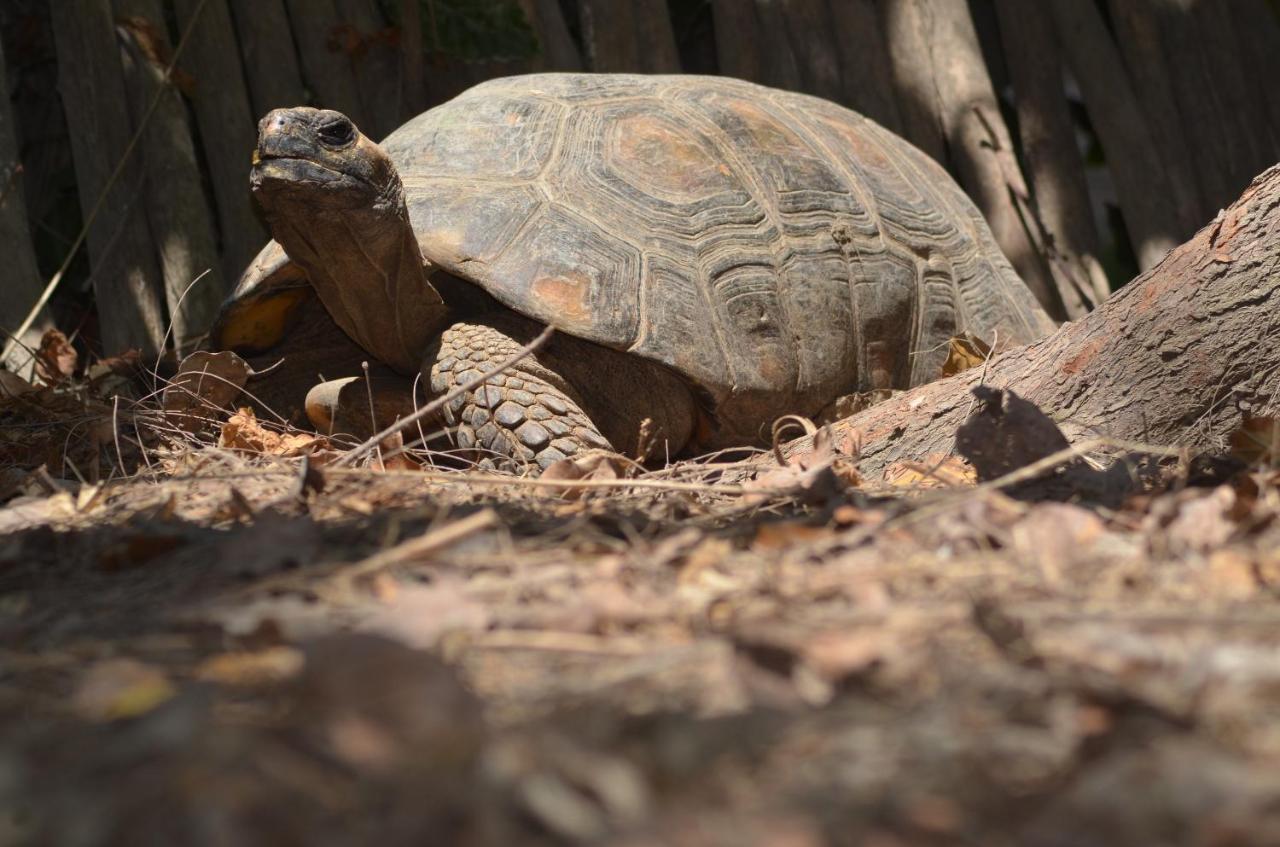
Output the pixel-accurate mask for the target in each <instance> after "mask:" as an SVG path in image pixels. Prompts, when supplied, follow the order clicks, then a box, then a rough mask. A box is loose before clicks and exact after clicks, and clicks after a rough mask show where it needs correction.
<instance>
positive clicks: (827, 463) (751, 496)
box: [744, 426, 862, 503]
mask: <svg viewBox="0 0 1280 847" xmlns="http://www.w3.org/2000/svg"><path fill="white" fill-rule="evenodd" d="M812 444H813V446H812V448H811V449H809V450H807V451H803V452H795V453H792V454H791V455H789V456H787V457H786V458H785V459H784V461H785V462H786V464H784V465H782V466H781V467H775V468H773V469H772V470H769V471H766V472H765V473H763V474H761V475H760V476H758V477H756V478H755V479H754V480H751V481H750V482H748V483H746V485H745V486H744V487H745V488H748V489H751V491H750V492H749V493H748V494H746V495H745V499H746V500H747V502H749V503H762V502H765V501H766V500H769V499H771V498H773V497H775V496H778V495H779V494H781V495H786V496H799V497H800V498H801V499H803V500H806V501H809V502H826V501H828V500H830V499H831V498H833V497H835V496H836V495H838V494H839V493H840V492H841V491H843V490H844V489H845V488H847V487H849V486H856V485H860V484H861V483H862V478H861V477H860V476H859V475H858V471H857V468H856V467H854V457H853V456H849V455H845V454H843V453H841V452H840V451H839V450H838V449H837V448H836V446H835V435H834V434H833V433H832V430H831V427H829V426H824V427H822V429H819V430H818V431H817V432H816V433H814V435H813V442H812ZM777 452H778V451H775V454H777Z"/></svg>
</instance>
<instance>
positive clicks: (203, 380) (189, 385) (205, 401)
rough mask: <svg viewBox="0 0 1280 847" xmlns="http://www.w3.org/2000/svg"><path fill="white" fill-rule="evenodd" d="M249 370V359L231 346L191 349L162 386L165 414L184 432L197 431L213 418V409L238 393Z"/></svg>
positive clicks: (247, 376) (225, 403)
mask: <svg viewBox="0 0 1280 847" xmlns="http://www.w3.org/2000/svg"><path fill="white" fill-rule="evenodd" d="M252 372H253V369H252V368H250V367H249V363H248V362H246V361H245V360H244V359H241V358H240V357H239V356H237V355H236V354H235V353H232V352H231V351H230V350H224V351H222V352H221V353H210V352H207V351H203V350H202V351H200V352H198V353H192V354H191V355H190V356H187V358H185V359H183V360H182V364H181V365H179V366H178V373H177V374H176V375H175V376H174V377H173V379H172V380H171V381H170V382H169V385H168V386H166V387H165V390H164V397H163V402H164V413H165V416H166V417H167V418H168V419H169V420H170V422H172V423H173V424H174V425H175V426H179V427H181V428H182V429H184V430H186V431H187V432H199V431H200V430H202V429H204V428H205V427H206V426H208V424H209V423H210V422H212V420H213V415H212V414H210V413H211V412H212V411H213V410H215V409H222V408H224V407H225V406H227V405H229V404H230V403H231V401H232V400H234V399H236V397H238V396H239V394H240V390H241V389H242V388H244V384H245V382H246V381H247V380H248V379H249V375H250V374H251V373H252Z"/></svg>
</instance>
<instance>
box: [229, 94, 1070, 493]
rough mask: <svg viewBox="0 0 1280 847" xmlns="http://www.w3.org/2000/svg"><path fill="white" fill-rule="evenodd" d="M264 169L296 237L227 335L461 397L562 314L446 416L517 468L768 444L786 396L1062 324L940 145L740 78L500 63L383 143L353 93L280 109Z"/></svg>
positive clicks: (920, 374)
mask: <svg viewBox="0 0 1280 847" xmlns="http://www.w3.org/2000/svg"><path fill="white" fill-rule="evenodd" d="M251 186H252V190H253V194H254V196H255V197H256V199H257V201H258V203H259V205H260V207H261V209H262V211H263V213H264V216H265V219H266V221H267V222H268V224H269V225H270V228H271V231H272V234H273V235H274V236H275V241H274V242H272V243H271V244H269V245H268V246H267V247H266V249H264V250H263V252H262V253H261V254H260V255H259V256H258V258H257V259H256V260H255V261H254V262H253V264H251V265H250V267H249V268H248V270H246V271H245V273H244V275H243V276H242V278H241V281H240V283H239V285H238V286H237V288H236V290H235V292H234V293H233V294H232V296H231V297H230V299H229V300H228V302H227V303H226V304H225V305H224V307H223V311H222V313H221V314H220V316H219V319H218V321H217V323H216V325H215V329H214V332H213V339H214V345H215V347H220V348H223V349H238V350H243V351H245V352H246V353H250V354H252V353H258V354H264V351H265V352H272V351H274V352H276V353H278V352H279V351H280V350H286V351H287V350H290V349H291V350H293V352H294V354H295V358H297V356H298V355H302V360H303V361H304V364H303V366H302V371H297V369H295V372H305V374H304V375H305V377H306V378H307V379H308V380H317V379H320V380H323V381H322V382H321V384H320V385H318V386H316V387H314V388H312V390H311V391H310V394H309V396H308V398H306V400H305V403H304V405H305V408H306V410H307V412H308V413H309V414H310V416H311V418H312V420H313V421H314V422H316V423H317V424H318V425H324V424H328V425H330V426H331V425H332V424H333V422H334V420H335V419H336V414H337V412H336V407H337V405H339V400H337V399H335V398H338V397H339V395H340V394H341V391H342V388H343V386H348V387H349V386H350V385H351V379H352V377H354V376H357V375H359V373H360V371H359V368H358V364H357V363H358V362H359V360H360V359H361V358H362V357H363V358H365V359H369V358H372V359H374V360H375V361H376V362H381V363H382V364H383V365H384V366H385V367H384V368H383V370H382V380H383V382H382V383H380V384H382V385H384V386H385V385H386V384H393V385H394V384H395V383H396V380H400V381H401V382H400V383H399V387H397V388H396V392H398V394H397V395H396V396H398V397H400V398H401V399H400V400H399V401H396V402H401V403H407V402H408V400H407V399H406V398H409V397H410V396H411V394H412V391H411V388H410V382H409V380H410V379H412V378H413V377H416V376H418V375H419V374H420V375H421V382H422V385H423V386H424V387H425V388H426V389H428V393H429V394H431V395H435V396H438V395H440V394H443V393H445V392H448V391H450V390H451V389H452V388H454V387H455V386H458V385H460V384H463V383H466V382H467V381H469V380H471V379H473V378H475V377H477V376H479V375H480V374H482V373H483V372H485V371H487V370H489V369H491V368H492V366H493V365H494V364H495V363H498V362H501V361H503V360H504V359H506V358H508V357H509V356H511V355H512V354H513V353H514V352H516V351H518V350H520V349H521V347H522V346H523V345H524V344H526V342H528V341H529V339H531V338H533V337H534V336H536V335H537V334H538V332H539V331H541V330H542V329H543V328H544V327H545V325H547V324H551V325H553V326H554V327H555V329H556V330H557V332H556V334H555V335H554V336H553V337H552V340H551V342H550V343H549V344H548V345H546V346H545V347H543V348H541V349H539V350H538V351H537V352H536V353H535V354H533V355H531V356H529V357H527V358H525V359H524V360H522V361H521V362H519V363H518V364H517V365H516V366H514V367H512V368H511V369H509V370H508V371H506V372H504V373H502V374H500V375H498V376H496V377H494V378H493V379H491V380H490V381H489V382H487V383H486V384H485V385H483V386H482V387H480V388H478V389H476V390H474V391H471V392H468V393H466V394H464V395H462V396H459V397H457V398H455V399H454V400H453V401H452V402H451V403H450V404H449V405H448V406H447V408H445V409H444V410H443V415H444V418H445V421H446V423H447V424H448V425H449V426H450V427H453V428H454V434H455V437H456V443H457V444H458V446H460V447H462V448H464V449H466V450H469V451H473V452H475V453H480V454H483V455H485V456H489V457H491V458H492V459H494V460H496V461H497V463H499V464H505V465H508V466H511V465H515V466H525V467H529V468H531V469H534V470H537V469H538V468H546V467H548V466H549V465H551V464H552V463H553V462H556V461H558V460H560V459H563V458H566V457H570V456H574V455H575V454H581V453H582V452H583V451H585V450H588V449H590V448H612V449H616V450H619V451H632V450H634V449H636V448H637V443H638V441H639V440H641V439H642V436H643V437H644V438H646V439H647V440H648V441H649V442H650V443H653V442H655V441H656V442H658V443H660V444H661V445H662V447H661V448H660V452H661V453H663V454H665V455H667V456H674V455H677V454H680V453H682V452H687V451H692V450H694V449H700V450H709V449H715V448H720V447H728V446H735V445H749V444H758V443H760V442H761V441H762V440H767V438H768V433H769V428H770V425H771V423H772V422H773V421H774V420H775V419H777V418H778V417H780V416H782V415H786V414H799V415H805V416H816V415H818V414H820V413H821V412H822V410H823V409H824V408H826V407H828V406H830V404H832V403H833V401H835V400H836V399H837V398H840V397H842V396H846V395H849V394H853V393H857V392H864V391H871V390H875V389H886V388H906V387H910V386H913V385H918V384H920V383H923V382H927V381H929V380H931V379H933V378H935V377H937V376H939V375H940V370H941V364H942V361H943V360H944V359H945V357H946V353H947V350H946V347H947V344H946V342H947V340H948V339H949V338H951V337H952V336H955V335H958V334H960V333H963V332H966V331H967V332H971V333H973V334H975V335H977V336H979V337H981V338H984V339H987V340H992V339H995V338H998V339H999V341H1000V342H1001V343H1002V344H1009V345H1012V344H1022V343H1027V342H1030V341H1033V340H1035V339H1036V338H1038V337H1040V336H1042V335H1044V334H1046V333H1047V332H1049V331H1050V330H1051V329H1052V328H1053V323H1052V321H1051V320H1050V318H1049V317H1048V316H1047V315H1046V313H1045V312H1044V311H1043V310H1042V309H1041V308H1040V306H1039V305H1038V304H1037V303H1036V301H1035V299H1034V296H1033V295H1032V294H1031V292H1030V290H1029V289H1028V288H1027V287H1026V286H1025V285H1024V284H1023V282H1022V281H1021V280H1020V279H1019V278H1018V276H1017V274H1016V273H1015V272H1014V270H1013V269H1012V267H1011V266H1010V264H1009V263H1008V261H1006V259H1005V257H1004V256H1003V254H1002V253H1001V251H1000V249H999V247H998V246H997V245H996V243H995V240H994V238H993V237H992V234H991V232H990V230H989V229H988V228H987V225H986V223H985V222H984V220H983V218H982V216H981V214H980V213H979V211H978V210H977V209H976V208H975V207H974V205H973V203H971V202H970V201H969V199H968V198H967V197H966V196H965V195H964V193H963V192H962V191H961V189H960V188H959V186H957V184H956V183H955V182H954V181H953V180H952V179H951V177H950V176H948V175H947V173H946V172H945V171H944V170H943V169H942V168H941V167H940V166H939V165H938V164H937V163H935V162H934V161H932V160H931V159H929V158H928V157H927V156H926V155H925V154H923V153H921V152H920V151H919V150H917V149H916V148H915V147H913V146H911V145H910V144H909V143H907V142H906V141H904V140H903V139H901V138H899V137H897V136H895V135H893V134H892V133H890V132H889V131H887V130H885V129H884V128H882V127H880V126H879V125H877V124H876V123H874V122H873V121H871V120H868V119H866V118H864V117H862V116H860V115H858V114H856V113H854V112H852V111H850V110H848V109H845V108H843V107H841V106H838V105H835V104H833V103H831V102H828V101H825V100H822V99H818V98H815V97H811V96H806V95H803V94H797V93H792V92H786V91H780V90H775V89H771V88H766V87H763V86H760V85H755V84H752V83H748V82H743V81H740V80H735V79H730V78H726V77H708V76H693V75H689V76H648V75H646V76H640V75H621V74H619V75H614V74H533V75H525V76H516V77H510V78H504V79H495V80H491V81H488V82H485V83H482V84H480V85H477V86H475V87H473V88H471V89H469V90H467V91H465V92H463V93H462V94H460V95H459V96H458V97H456V98H455V99H453V100H451V101H449V102H447V103H445V104H443V105H440V106H437V107H435V108H433V109H431V110H429V111H427V112H425V113H423V114H421V115H419V116H418V117H416V118H414V119H412V120H410V121H409V122H407V123H406V124H404V125H403V126H401V127H400V128H399V129H397V130H396V131H394V132H393V133H392V134H391V135H389V136H388V137H387V138H386V139H384V140H383V141H382V143H381V144H375V143H374V142H373V141H371V140H370V139H368V138H367V137H365V136H364V135H362V134H361V133H360V132H359V130H358V129H357V128H356V127H355V126H354V125H353V123H352V122H351V120H349V119H348V118H347V117H346V116H344V115H342V114H340V113H338V112H334V111H330V110H325V109H313V108H306V107H299V108H292V109H277V110H275V111H273V112H271V113H270V114H268V115H267V116H266V117H265V118H264V119H263V120H262V121H261V123H260V124H259V135H258V145H257V149H256V151H255V153H254V165H253V169H252V175H251ZM317 296H318V300H319V304H321V305H322V306H323V309H320V308H318V307H317V304H316V302H315V298H316V297H317ZM308 302H309V303H310V305H309V306H308V305H307V304H308ZM326 312H327V315H326ZM330 319H331V320H330ZM335 324H336V326H337V327H338V328H340V330H341V333H342V334H345V336H346V337H347V338H349V339H350V340H349V341H348V340H347V339H343V338H342V337H341V336H340V335H339V334H338V333H337V332H335V331H333V326H334V325H335ZM326 327H327V328H328V329H326ZM326 333H327V334H326ZM335 337H336V338H337V339H338V340H335ZM351 341H353V342H354V345H353V344H351V343H350V342H351ZM344 344H345V345H346V347H347V348H348V349H347V352H346V353H345V354H341V355H339V354H337V353H335V354H333V355H331V356H329V358H328V359H326V360H324V362H322V363H320V364H317V363H316V362H315V361H313V360H312V359H308V358H307V356H308V355H311V354H315V353H316V352H317V351H320V350H329V349H331V348H332V349H338V348H341V347H342V345H344ZM326 355H328V354H326ZM285 358H286V360H287V359H288V358H289V357H288V356H287V355H286V357H285ZM321 358H323V357H321ZM326 370H327V372H325V371H326ZM317 371H319V372H321V373H320V375H317ZM395 374H399V375H400V376H398V377H397V376H395ZM335 377H341V378H340V379H335ZM285 381H286V382H287V381H288V380H285ZM388 381H389V382H388ZM362 392H363V388H361V389H360V392H358V393H357V394H356V397H357V398H358V399H357V408H358V409H363V410H364V411H365V412H366V413H367V411H368V409H369V404H368V402H367V400H365V398H364V395H363V393H362ZM348 393H350V392H348ZM393 393H394V392H393ZM343 396H345V395H343ZM341 402H346V403H347V404H348V405H350V402H351V401H350V400H344V401H341ZM392 405H393V406H394V405H395V402H393V403H392ZM380 408H381V407H380ZM372 423H373V424H375V425H376V423H377V422H372ZM642 429H643V433H642Z"/></svg>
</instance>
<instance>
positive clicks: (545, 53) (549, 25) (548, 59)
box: [520, 0, 582, 71]
mask: <svg viewBox="0 0 1280 847" xmlns="http://www.w3.org/2000/svg"><path fill="white" fill-rule="evenodd" d="M520 8H521V9H522V10H523V11H524V17H525V20H527V21H528V22H529V26H531V27H532V28H533V31H534V33H535V34H536V35H537V36H538V57H537V59H536V60H535V61H534V63H533V66H534V69H535V70H539V71H580V70H582V56H581V54H579V52H578V45H576V44H574V43H573V36H572V35H570V34H569V26H568V24H566V23H565V20H564V12H563V11H561V9H560V0H520Z"/></svg>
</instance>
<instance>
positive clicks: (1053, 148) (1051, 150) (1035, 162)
mask: <svg viewBox="0 0 1280 847" xmlns="http://www.w3.org/2000/svg"><path fill="white" fill-rule="evenodd" d="M995 8H996V13H997V15H998V16H999V21H1000V37H1001V41H1002V43H1003V45H1004V55H1005V62H1006V64H1007V65H1008V66H1009V76H1010V77H1011V78H1012V81H1013V89H1014V93H1015V106H1016V108H1017V113H1018V134H1019V136H1020V137H1021V139H1022V153H1023V158H1024V159H1025V161H1026V163H1027V175H1028V177H1029V178H1030V180H1031V185H1032V188H1033V189H1034V190H1035V209H1036V212H1037V216H1036V217H1037V220H1038V223H1039V225H1040V226H1042V227H1043V229H1044V231H1045V234H1047V235H1048V236H1049V237H1048V238H1045V239H1043V240H1044V242H1045V243H1044V246H1045V247H1046V248H1048V249H1047V253H1048V255H1047V258H1048V260H1049V263H1050V268H1051V269H1052V270H1053V271H1054V276H1055V278H1056V279H1058V281H1059V285H1058V291H1059V293H1060V294H1061V295H1062V301H1063V305H1065V306H1066V316H1067V317H1068V318H1070V319H1072V320H1074V319H1075V318H1078V317H1081V316H1082V315H1084V314H1085V313H1086V312H1087V311H1089V310H1090V309H1092V308H1093V307H1095V306H1097V305H1098V304H1099V303H1101V302H1102V301H1103V300H1105V299H1106V297H1107V295H1108V294H1109V293H1110V289H1109V286H1108V285H1107V277H1106V274H1105V273H1103V271H1102V264H1101V263H1100V262H1099V260H1098V229H1097V226H1096V224H1095V223H1094V220H1093V210H1092V208H1091V206H1090V205H1089V189H1088V186H1087V184H1086V183H1085V175H1084V161H1083V159H1082V158H1081V155H1080V148H1079V147H1078V146H1077V143H1076V133H1075V126H1074V125H1073V124H1072V121H1071V112H1070V107H1069V106H1068V104H1067V96H1066V92H1065V90H1064V88H1063V85H1062V70H1063V68H1062V55H1061V51H1060V50H1059V49H1058V33H1057V30H1056V29H1054V25H1053V18H1051V17H1049V16H1047V15H1045V14H1043V13H1042V12H1041V11H1040V10H1038V9H1036V8H1034V7H1033V6H1030V5H1028V4H1027V3H1026V2H1024V0H996V4H995Z"/></svg>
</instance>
